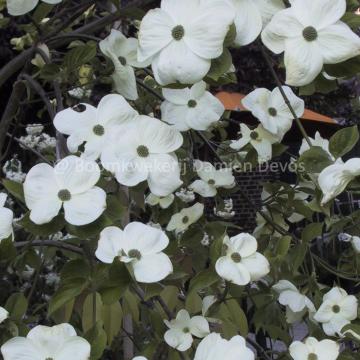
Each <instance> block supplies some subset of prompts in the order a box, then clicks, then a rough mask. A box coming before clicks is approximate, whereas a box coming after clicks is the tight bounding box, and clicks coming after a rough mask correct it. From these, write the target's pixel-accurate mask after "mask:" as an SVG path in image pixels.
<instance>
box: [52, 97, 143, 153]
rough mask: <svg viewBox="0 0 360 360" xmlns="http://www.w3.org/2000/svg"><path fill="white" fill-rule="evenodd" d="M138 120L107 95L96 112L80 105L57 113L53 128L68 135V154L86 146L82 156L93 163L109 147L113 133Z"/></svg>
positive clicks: (122, 101) (117, 99)
mask: <svg viewBox="0 0 360 360" xmlns="http://www.w3.org/2000/svg"><path fill="white" fill-rule="evenodd" d="M82 108H84V109H82ZM137 116H138V112H137V111H135V110H134V109H133V108H132V107H131V106H130V105H129V104H128V103H127V101H126V100H125V99H124V98H123V97H122V96H121V95H117V94H110V95H106V96H104V97H103V98H102V99H101V101H100V103H99V105H98V106H97V108H96V107H94V106H92V105H89V104H80V105H78V106H77V107H76V108H69V109H65V110H63V111H60V112H59V113H57V114H56V116H55V119H54V126H55V127H56V129H57V130H58V131H59V132H61V133H63V134H65V135H69V137H68V139H67V146H68V148H69V150H70V151H71V152H73V153H74V152H76V151H78V148H79V146H80V145H81V144H83V143H84V142H85V143H86V144H85V149H84V153H83V155H82V156H83V157H85V158H87V159H89V160H96V159H98V158H99V156H100V155H101V154H102V152H103V151H104V149H105V148H106V146H107V145H108V144H109V136H110V135H111V134H112V133H113V132H114V131H115V129H116V128H118V127H119V126H122V125H124V124H128V123H131V122H132V121H134V119H135V118H136V117H137Z"/></svg>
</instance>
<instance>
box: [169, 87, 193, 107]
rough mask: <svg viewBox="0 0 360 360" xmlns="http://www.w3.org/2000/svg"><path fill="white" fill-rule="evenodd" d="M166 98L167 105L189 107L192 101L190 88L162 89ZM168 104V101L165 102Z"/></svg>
mask: <svg viewBox="0 0 360 360" xmlns="http://www.w3.org/2000/svg"><path fill="white" fill-rule="evenodd" d="M162 93H163V95H164V98H165V99H166V100H167V103H170V104H175V105H187V104H188V102H189V100H190V99H191V93H190V89H189V88H185V89H167V88H164V89H162ZM165 102H166V101H165Z"/></svg>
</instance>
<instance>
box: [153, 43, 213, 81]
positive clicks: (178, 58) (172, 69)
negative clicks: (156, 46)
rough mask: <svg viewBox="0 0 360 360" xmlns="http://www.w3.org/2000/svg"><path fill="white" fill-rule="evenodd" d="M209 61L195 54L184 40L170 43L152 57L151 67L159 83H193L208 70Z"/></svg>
mask: <svg viewBox="0 0 360 360" xmlns="http://www.w3.org/2000/svg"><path fill="white" fill-rule="evenodd" d="M210 66H211V61H210V60H207V59H204V58H202V57H200V56H198V55H196V54H195V53H194V52H193V51H191V50H190V48H189V47H188V46H187V45H186V44H185V42H184V40H180V41H174V42H172V43H170V45H168V46H167V47H166V48H165V49H163V50H162V51H161V53H160V54H159V55H158V56H156V57H155V58H154V61H153V63H152V68H153V72H154V76H155V79H156V81H157V82H158V83H159V84H160V85H163V86H165V85H168V84H173V83H176V82H180V83H182V84H194V83H197V82H199V81H200V80H202V79H203V78H204V77H205V75H206V74H207V73H208V72H209V70H210Z"/></svg>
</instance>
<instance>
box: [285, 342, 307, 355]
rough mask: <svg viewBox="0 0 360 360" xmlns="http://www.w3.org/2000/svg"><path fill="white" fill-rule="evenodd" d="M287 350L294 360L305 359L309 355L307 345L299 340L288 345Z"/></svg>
mask: <svg viewBox="0 0 360 360" xmlns="http://www.w3.org/2000/svg"><path fill="white" fill-rule="evenodd" d="M289 352H290V355H291V357H292V358H293V359H294V360H305V359H307V357H308V356H309V349H308V347H307V346H306V345H305V344H304V343H302V342H300V341H294V342H293V343H292V344H291V345H290V347H289Z"/></svg>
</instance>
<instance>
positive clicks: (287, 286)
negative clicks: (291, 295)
mask: <svg viewBox="0 0 360 360" xmlns="http://www.w3.org/2000/svg"><path fill="white" fill-rule="evenodd" d="M272 288H273V289H274V290H275V291H276V292H277V293H279V294H280V293H281V292H282V291H285V290H291V291H298V289H297V287H296V286H295V285H294V284H292V283H291V282H290V281H288V280H280V281H278V282H277V283H276V284H275V285H273V286H272Z"/></svg>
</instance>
